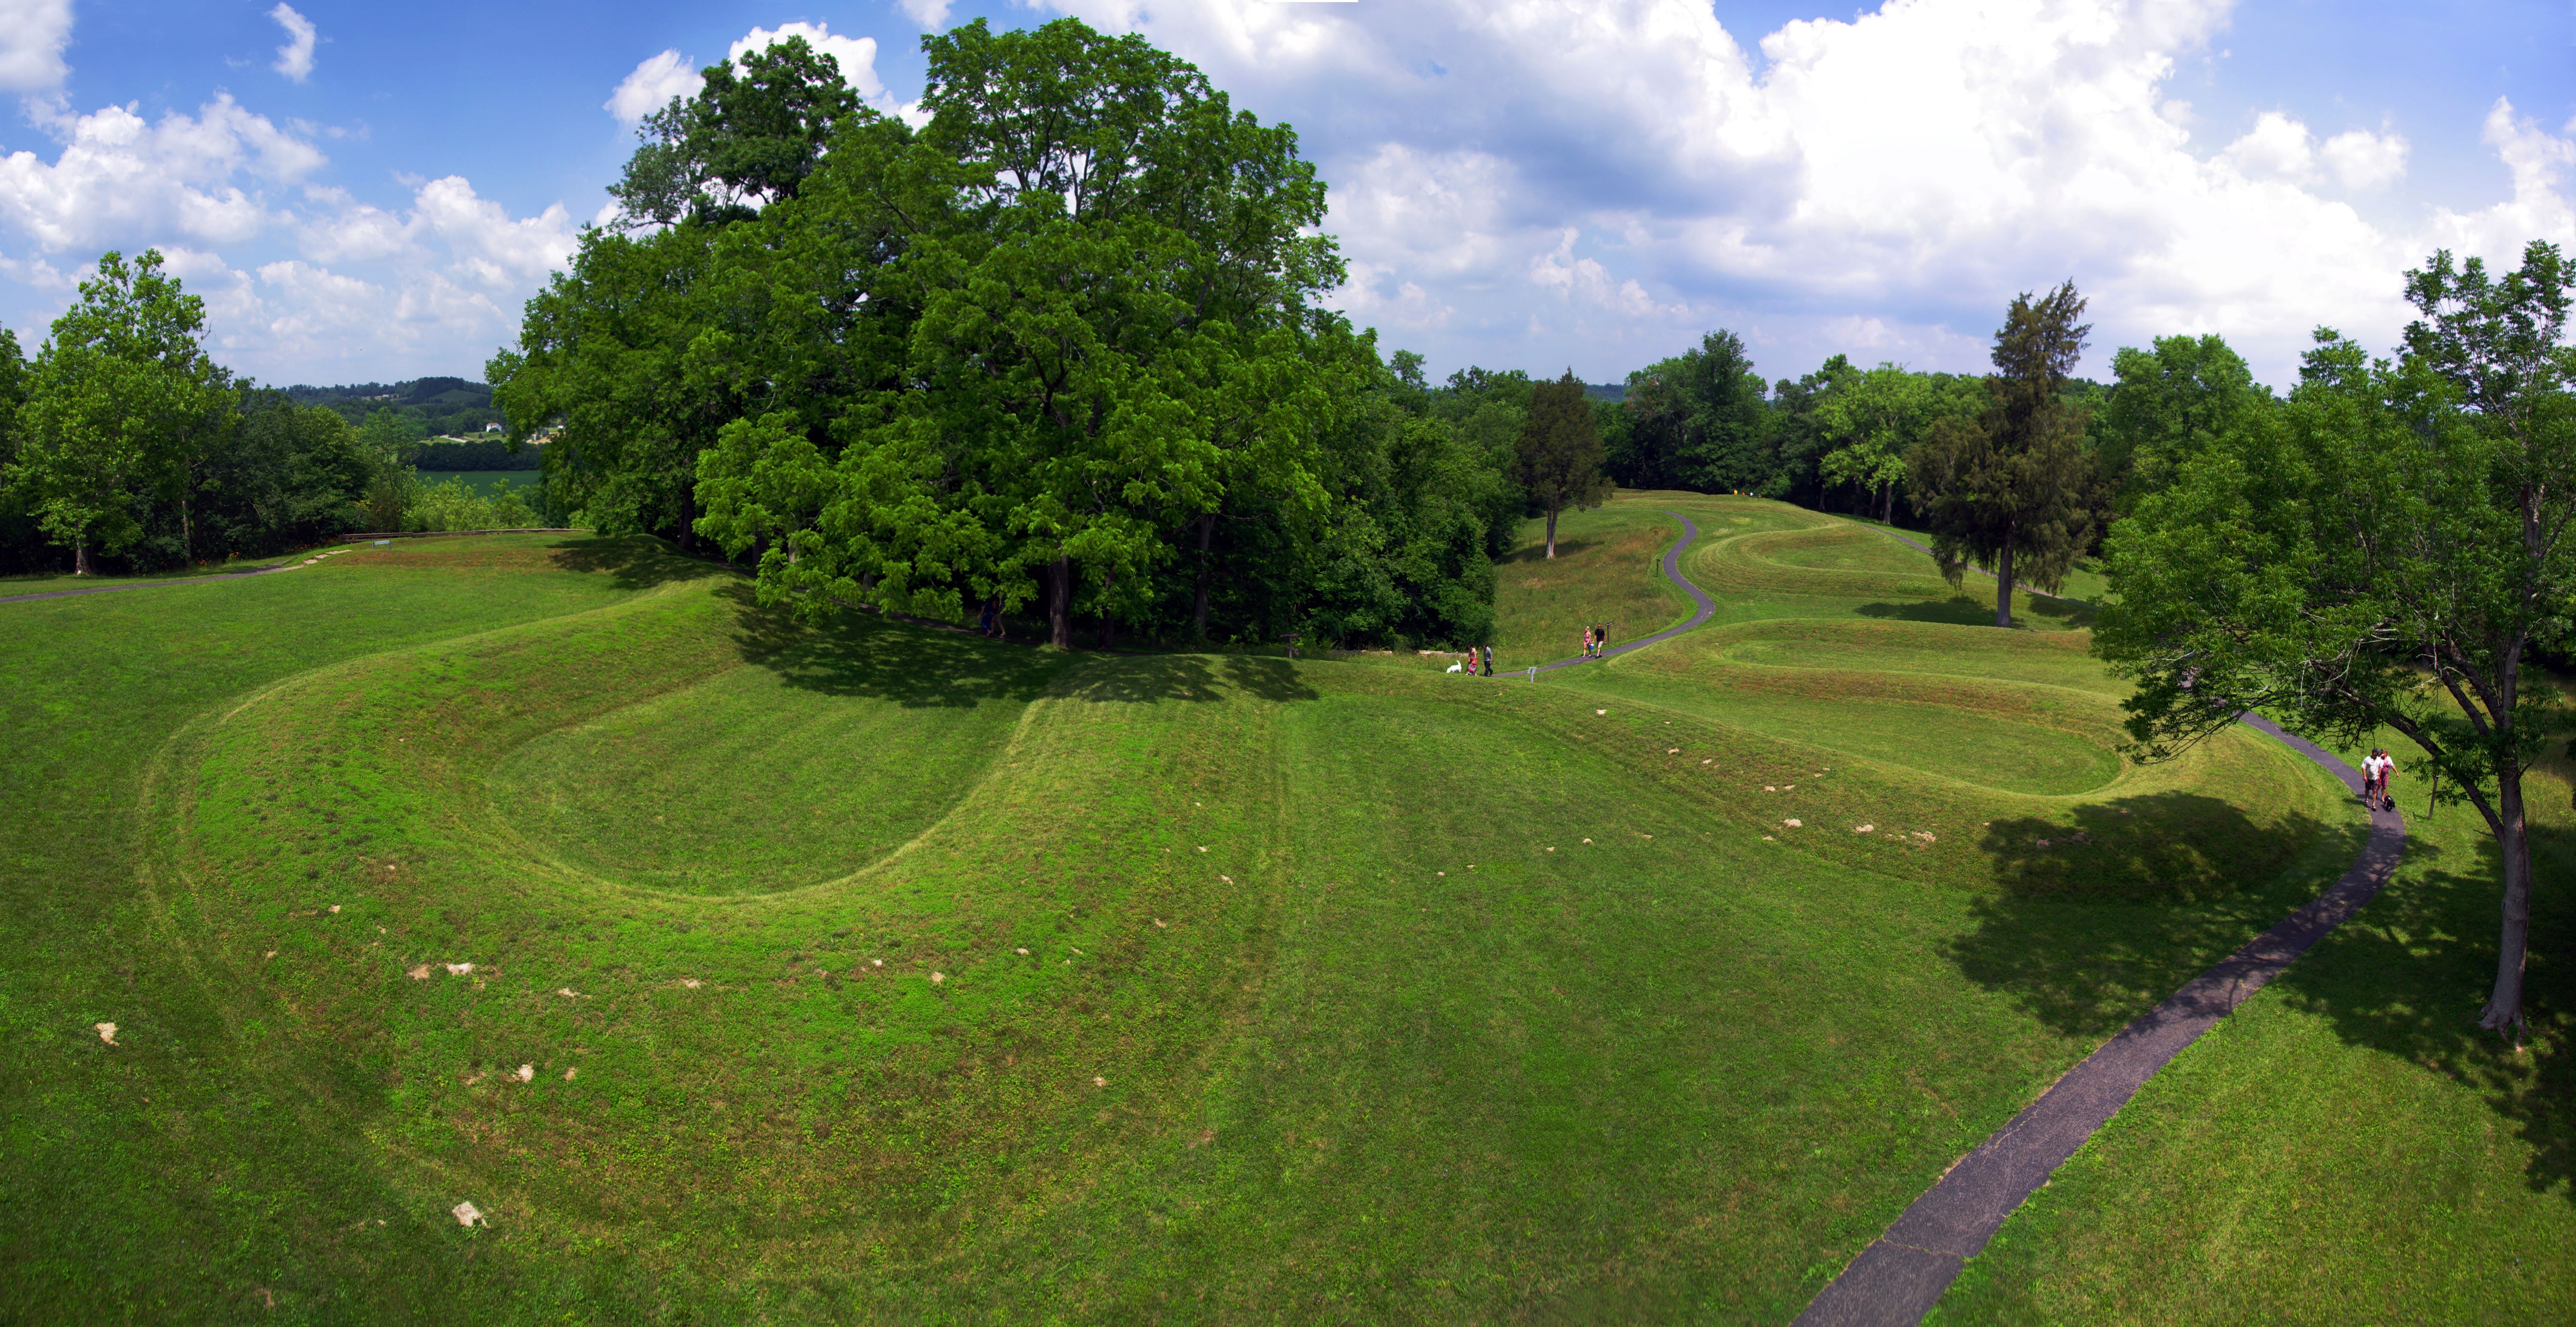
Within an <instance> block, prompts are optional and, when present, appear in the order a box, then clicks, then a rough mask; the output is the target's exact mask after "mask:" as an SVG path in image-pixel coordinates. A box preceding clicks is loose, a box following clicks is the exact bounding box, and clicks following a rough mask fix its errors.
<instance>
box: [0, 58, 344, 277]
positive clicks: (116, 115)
mask: <svg viewBox="0 0 2576 1327" xmlns="http://www.w3.org/2000/svg"><path fill="white" fill-rule="evenodd" d="M47 127H48V128H50V129H52V130H53V131H54V132H55V133H56V134H57V135H59V136H60V137H62V138H63V139H64V146H63V150H62V152H61V154H60V156H58V157H57V158H56V159H55V160H54V161H53V162H52V163H50V164H48V163H46V162H44V161H42V160H40V159H39V158H38V157H37V156H36V154H35V153H33V152H26V151H20V152H13V153H11V154H10V155H9V156H8V157H7V158H6V159H0V225H5V226H6V227H7V228H8V229H9V230H14V231H16V232H18V233H19V234H22V235H24V236H26V237H27V238H29V239H32V240H33V241H35V243H36V244H37V246H38V247H40V248H43V249H46V250H61V249H66V248H78V247H95V246H97V245H100V244H104V243H108V242H112V241H116V240H119V239H121V238H122V237H126V236H130V235H135V234H155V235H159V236H161V237H163V238H170V239H189V240H202V241H206V242H211V243H226V242H231V241H238V240H243V239H247V238H249V237H250V236H252V235H255V234H257V233H258V232H260V231H261V230H262V229H265V228H266V227H267V226H269V225H270V224H271V223H272V222H273V221H274V220H275V219H276V214H275V213H273V212H272V210H271V209H270V207H269V205H268V203H267V201H266V200H265V199H264V198H263V197H262V196H261V195H260V194H259V193H257V192H255V191H254V190H245V189H244V188H243V187H242V185H241V183H240V182H239V181H240V179H241V177H243V176H245V175H246V176H250V177H252V182H253V184H254V189H255V186H256V182H257V181H258V180H261V179H265V180H269V181H273V182H277V183H292V182H294V181H297V180H300V179H302V178H303V177H304V176H306V175H309V174H311V173H312V172H313V171H315V170H317V169H319V168H320V167H321V166H322V165H323V163H324V158H323V155H322V152H321V150H320V149H318V148H316V147H314V146H313V144H312V143H310V142H309V141H307V140H305V139H303V138H299V137H297V136H296V135H294V134H292V133H290V132H288V131H286V130H283V129H280V128H278V127H277V126H276V125H275V124H272V123H270V121H269V120H268V118H267V117H266V116H263V115H256V114H253V113H252V112H250V111H246V110H243V109H242V108H241V107H240V106H239V105H238V104H236V103H235V102H234V101H233V99H232V98H231V97H229V96H219V97H217V98H215V100H213V101H211V102H209V103H207V104H206V105H204V106H202V107H200V108H199V109H198V112H197V114H196V115H195V116H193V117H191V116H188V115H184V114H181V113H178V112H175V111H174V112H171V113H170V114H167V115H164V116H162V117H161V120H160V122H159V123H157V124H147V123H146V122H145V121H144V120H143V118H142V116H140V115H138V114H136V112H135V110H134V109H133V108H131V107H122V106H109V107H106V108H103V109H101V110H98V111H94V112H92V113H90V114H88V115H82V116H62V117H59V118H57V119H54V120H52V121H50V122H49V123H48V125H47Z"/></svg>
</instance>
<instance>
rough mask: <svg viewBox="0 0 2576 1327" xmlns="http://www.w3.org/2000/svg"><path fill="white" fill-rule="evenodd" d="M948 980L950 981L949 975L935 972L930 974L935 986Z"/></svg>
mask: <svg viewBox="0 0 2576 1327" xmlns="http://www.w3.org/2000/svg"><path fill="white" fill-rule="evenodd" d="M946 980H948V974H947V973H945V972H934V973H931V974H930V984H931V985H933V986H937V985H939V984H940V983H942V982H944V981H946Z"/></svg>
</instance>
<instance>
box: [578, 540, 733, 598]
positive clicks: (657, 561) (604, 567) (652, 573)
mask: <svg viewBox="0 0 2576 1327" xmlns="http://www.w3.org/2000/svg"><path fill="white" fill-rule="evenodd" d="M547 560H548V561H549V562H552V563H553V564H554V565H555V566H556V567H558V568H560V569H561V570H564V571H579V572H589V573H593V574H601V575H607V576H612V577H615V578H616V581H617V588H619V589H621V590H648V589H651V588H652V587H654V586H656V585H668V584H670V583H671V582H673V581H692V580H698V579H701V578H703V577H708V576H721V575H723V574H724V568H722V567H719V566H716V565H714V564H713V563H708V562H700V561H699V560H697V559H696V558H688V557H682V556H680V555H679V554H678V553H675V552H673V551H671V549H670V547H669V546H668V545H665V544H664V543H663V542H662V541H661V540H659V539H654V538H651V537H650V536H646V535H627V536H625V537H622V538H610V539H601V538H590V539H567V540H565V541H564V542H563V543H562V544H560V545H558V546H557V547H556V549H555V551H554V552H553V553H551V554H549V555H548V557H547Z"/></svg>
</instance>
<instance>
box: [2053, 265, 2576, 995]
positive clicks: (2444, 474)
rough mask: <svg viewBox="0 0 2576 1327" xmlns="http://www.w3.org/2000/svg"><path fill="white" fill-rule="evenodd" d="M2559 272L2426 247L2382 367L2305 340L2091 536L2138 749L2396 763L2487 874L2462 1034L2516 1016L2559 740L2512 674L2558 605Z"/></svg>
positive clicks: (2566, 546) (2108, 648)
mask: <svg viewBox="0 0 2576 1327" xmlns="http://www.w3.org/2000/svg"><path fill="white" fill-rule="evenodd" d="M2567 278H2568V273H2567V272H2566V270H2565V266H2564V262H2563V260H2562V258H2561V256H2560V254H2559V252H2558V250H2557V249H2556V248H2555V247H2553V246H2551V245H2548V244H2543V243H2534V244H2532V245H2531V246H2530V247H2529V248H2528V249H2527V250H2526V251H2525V253H2524V255H2523V262H2522V266H2521V267H2520V269H2518V270H2516V271H2514V272H2512V273H2510V274H2507V275H2505V276H2504V277H2502V278H2497V277H2495V276H2492V275H2491V274H2489V273H2488V272H2487V270H2486V268H2485V267H2484V265H2483V264H2482V263H2480V262H2479V261H2478V260H2477V259H2474V258H2472V259H2470V260H2468V261H2467V262H2466V263H2465V264H2460V265H2455V264H2454V263H2453V261H2452V258H2451V255H2450V254H2449V253H2447V252H2443V253H2437V254H2435V255H2434V257H2433V260H2432V262H2431V263H2429V264H2428V265H2427V266H2426V267H2425V268H2423V269H2422V270H2420V271H2415V272H2411V273H2409V274H2408V275H2407V280H2406V294H2407V298H2408V299H2409V300H2410V301H2411V302H2412V303H2413V304H2414V305H2415V306H2416V308H2417V310H2418V311H2419V312H2420V313H2421V314H2422V317H2421V318H2419V319H2418V320H2417V321H2416V322H2414V323H2413V324H2411V325H2410V326H2409V327H2408V328H2407V331H2406V344H2405V348H2404V350H2403V351H2402V353H2401V354H2400V355H2399V356H2398V357H2397V359H2396V360H2395V362H2393V363H2392V362H2390V361H2388V360H2382V359H2374V358H2372V357H2371V356H2370V355H2369V354H2368V352H2366V351H2365V350H2364V349H2363V348H2362V347H2360V346H2359V345H2357V344H2355V343H2353V342H2352V341H2350V340H2348V339H2346V338H2344V337H2342V336H2340V335H2338V334H2336V333H2334V332H2332V331H2330V330H2320V331H2319V332H2318V334H2317V339H2316V345H2315V347H2314V349H2312V350H2311V351H2310V352H2309V353H2308V355H2307V356H2306V359H2305V363H2304V367H2303V369H2302V372H2301V381H2300V383H2299V385H2298V387H2297V388H2296V389H2295V390H2293V391H2292V392H2291V393H2290V396H2289V399H2288V400H2287V401H2286V402H2285V403H2283V404H2282V406H2281V407H2280V408H2278V409H2269V410H2249V411H2246V412H2243V413H2242V414H2240V415H2237V416H2235V417H2233V418H2231V419H2229V420H2227V421H2226V422H2224V423H2223V424H2221V425H2220V426H2219V427H2218V428H2217V429H2216V431H2215V432H2214V433H2211V434H2209V435H2207V436H2206V437H2202V438H2199V439H2198V440H2197V441H2196V445H2195V447H2194V448H2193V449H2192V451H2191V452H2190V453H2189V454H2186V455H2184V456H2182V457H2181V458H2180V460H2179V464H2178V465H2177V466H2176V468H2175V471H2174V477H2173V479H2172V482H2171V483H2170V484H2168V485H2166V486H2165V487H2163V488H2160V489H2155V490H2153V491H2149V492H2147V493H2145V494H2143V495H2142V496H2141V497H2140V498H2139V499H2138V501H2137V505H2136V510H2135V513H2134V514H2133V515H2131V516H2130V517H2129V518H2128V519H2126V520H2123V521H2121V522H2119V523H2118V524H2117V525H2116V526H2114V527H2113V530H2112V532H2111V536H2110V539H2109V574H2110V579H2111V583H2112V587H2113V591H2114V602H2113V603H2112V604H2111V605H2110V606H2108V607H2107V608H2106V609H2105V610H2104V613H2103V618H2102V624H2101V627H2100V629H2099V631H2098V632H2097V634H2096V636H2095V649H2096V650H2097V652H2099V653H2100V654H2101V655H2102V657H2104V658H2105V659H2107V660H2109V661H2111V662H2112V664H2113V665H2114V666H2115V667H2116V668H2117V669H2118V670H2119V671H2120V672H2121V673H2123V674H2124V675H2126V676H2128V677H2131V678H2134V679H2136V680H2137V682H2138V691H2137V694H2136V696H2135V697H2134V698H2133V699H2132V700H2130V701H2129V702H2128V706H2129V709H2130V711H2131V714H2132V717H2131V720H2130V725H2129V726H2130V732H2131V734H2132V736H2133V737H2134V739H2135V740H2136V742H2137V743H2138V744H2139V749H2140V751H2141V752H2143V753H2145V754H2148V755H2151V756H2152V755H2157V754H2162V753H2164V752H2167V751H2170V750H2173V749H2175V748H2177V747H2179V746H2181V745H2184V744H2187V743H2189V742H2191V741H2193V740H2195V739H2197V738H2199V737H2200V736H2203V735H2205V734H2207V733H2209V732H2211V731H2214V730H2216V729H2218V728H2220V727H2224V726H2225V725H2227V724H2230V723H2232V722H2234V721H2235V718H2236V716H2237V715H2238V714H2240V713H2242V712H2244V711H2246V710H2249V709H2257V708H2260V709H2263V710H2266V711H2267V712H2270V713H2272V714H2275V715H2277V716H2279V717H2280V718H2281V720H2282V722H2283V723H2284V724H2285V725H2287V726H2289V727H2292V728H2295V729H2297V730H2298V731H2301V732H2306V733H2312V734H2318V735H2321V736H2325V737H2328V738H2330V739H2333V740H2339V741H2343V742H2347V743H2353V744H2358V743H2361V742H2366V741H2368V740H2370V738H2371V737H2372V735H2373V734H2375V733H2376V732H2377V731H2378V730H2379V729H2380V728H2381V727H2382V726H2386V727H2390V728H2394V729H2395V730H2396V731H2398V732H2399V733H2401V734H2403V735H2404V736H2405V738H2406V739H2407V740H2408V741H2410V742H2412V743H2413V744H2414V745H2415V747H2416V756H2415V758H2414V759H2413V760H2412V761H2411V762H2410V764H2411V765H2412V767H2413V768H2415V769H2417V770H2419V771H2420V772H2423V773H2426V774H2429V775H2433V776H2435V778H2436V780H2437V781H2438V786H2439V791H2440V795H2441V796H2442V797H2443V798H2444V799H2445V800H2451V801H2465V802H2467V803H2468V804H2470V805H2472V806H2475V807H2476V808H2477V810H2478V813H2479V815H2480V816H2482V817H2483V818H2484V819H2485V821H2486V823H2487V825H2488V828H2489V830H2490V832H2491V833H2492V834H2493V836H2494V838H2495V840H2496V844H2497V847H2498V849H2499V852H2500V855H2501V858H2502V862H2503V908H2502V911H2503V922H2502V942H2501V944H2500V945H2499V948H2498V958H2497V974H2496V981H2495V986H2494V989H2493V991H2492V993H2491V994H2490V996H2489V998H2488V1001H2487V1004H2486V1008H2485V1010H2484V1012H2483V1014H2482V1015H2481V1020H2480V1021H2481V1023H2482V1025H2483V1026H2486V1027H2489V1028H2505V1027H2517V1028H2518V1027H2519V1026H2521V1024H2522V1023H2523V1020H2524V1014H2523V1000H2522V974H2523V967H2524V962H2525V955H2526V952H2527V948H2528V937H2529V928H2530V899H2531V871H2532V865H2531V847H2530V838H2529V830H2528V826H2527V825H2526V823H2525V819H2524V803H2523V791H2522V779H2523V775H2524V773H2525V772H2526V771H2528V770H2529V769H2530V768H2531V766H2532V765H2533V763H2535V762H2536V761H2537V760H2538V759H2539V758H2540V757H2541V756H2542V754H2543V753H2544V752H2546V751H2548V750H2549V749H2550V748H2551V746H2552V744H2553V743H2554V741H2555V739H2556V738H2557V737H2558V736H2559V735H2560V734H2562V733H2563V732H2564V730H2565V729H2566V728H2567V726H2568V715H2567V713H2566V711H2565V710H2564V709H2563V707H2562V704H2561V702H2560V701H2559V700H2558V698H2557V694H2556V692H2555V690H2554V689H2553V688H2550V687H2547V686H2535V685H2530V679H2527V678H2526V677H2525V675H2524V663H2525V661H2526V659H2527V658H2528V657H2529V655H2530V653H2531V651H2532V650H2533V649H2535V648H2537V647H2549V646H2556V645H2560V644H2563V643H2564V642H2565V640H2566V639H2567V637H2568V634H2569V630H2570V623H2569V617H2568V605H2569V604H2570V602H2571V601H2576V548H2571V545H2570V540H2569V538H2568V531H2569V523H2570V521H2571V520H2576V398H2572V397H2571V391H2570V388H2571V385H2576V348H2571V347H2570V346H2569V345H2568V344H2567V342H2566V339H2565V334H2566V321H2567V309H2568V300H2569V292H2568V279H2567Z"/></svg>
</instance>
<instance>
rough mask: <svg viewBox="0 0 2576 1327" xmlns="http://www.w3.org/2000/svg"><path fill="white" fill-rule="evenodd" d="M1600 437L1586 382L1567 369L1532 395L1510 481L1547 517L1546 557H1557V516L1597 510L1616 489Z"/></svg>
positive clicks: (1540, 386) (1543, 384)
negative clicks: (1606, 470) (1604, 462)
mask: <svg viewBox="0 0 2576 1327" xmlns="http://www.w3.org/2000/svg"><path fill="white" fill-rule="evenodd" d="M1601 461H1602V452H1601V435H1600V434H1599V433H1598V432H1596V431H1594V429H1593V425H1592V407H1591V405H1590V404H1589V403H1588V402H1586V401H1585V400H1584V397H1583V384H1582V383H1581V382H1579V381H1577V380H1576V379H1575V376H1574V371H1573V370H1572V369H1568V370H1566V372H1565V376H1564V377H1562V378H1559V379H1557V380H1556V381H1554V382H1548V383H1541V384H1539V386H1538V390H1537V391H1535V392H1532V393H1531V394H1530V410H1529V422H1528V423H1526V424H1524V425H1522V426H1521V436H1520V442H1519V446H1518V449H1517V451H1516V452H1515V454H1514V457H1513V468H1512V477H1513V478H1514V479H1517V480H1519V481H1520V484H1521V487H1522V488H1523V489H1526V490H1527V491H1528V493H1529V496H1530V501H1531V502H1532V503H1533V504H1535V505H1536V506H1537V507H1538V508H1539V510H1540V511H1542V512H1544V513H1545V514H1546V516H1547V555H1548V556H1549V557H1555V556H1556V518H1557V516H1558V515H1559V514H1561V513H1562V512H1564V510H1565V509H1566V508H1568V507H1589V506H1597V505H1599V504H1600V503H1602V502H1604V501H1606V500H1607V499H1608V498H1609V496H1610V494H1611V492H1612V489H1613V485H1612V484H1611V482H1610V479H1609V477H1608V476H1606V475H1604V474H1602V473H1601Z"/></svg>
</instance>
